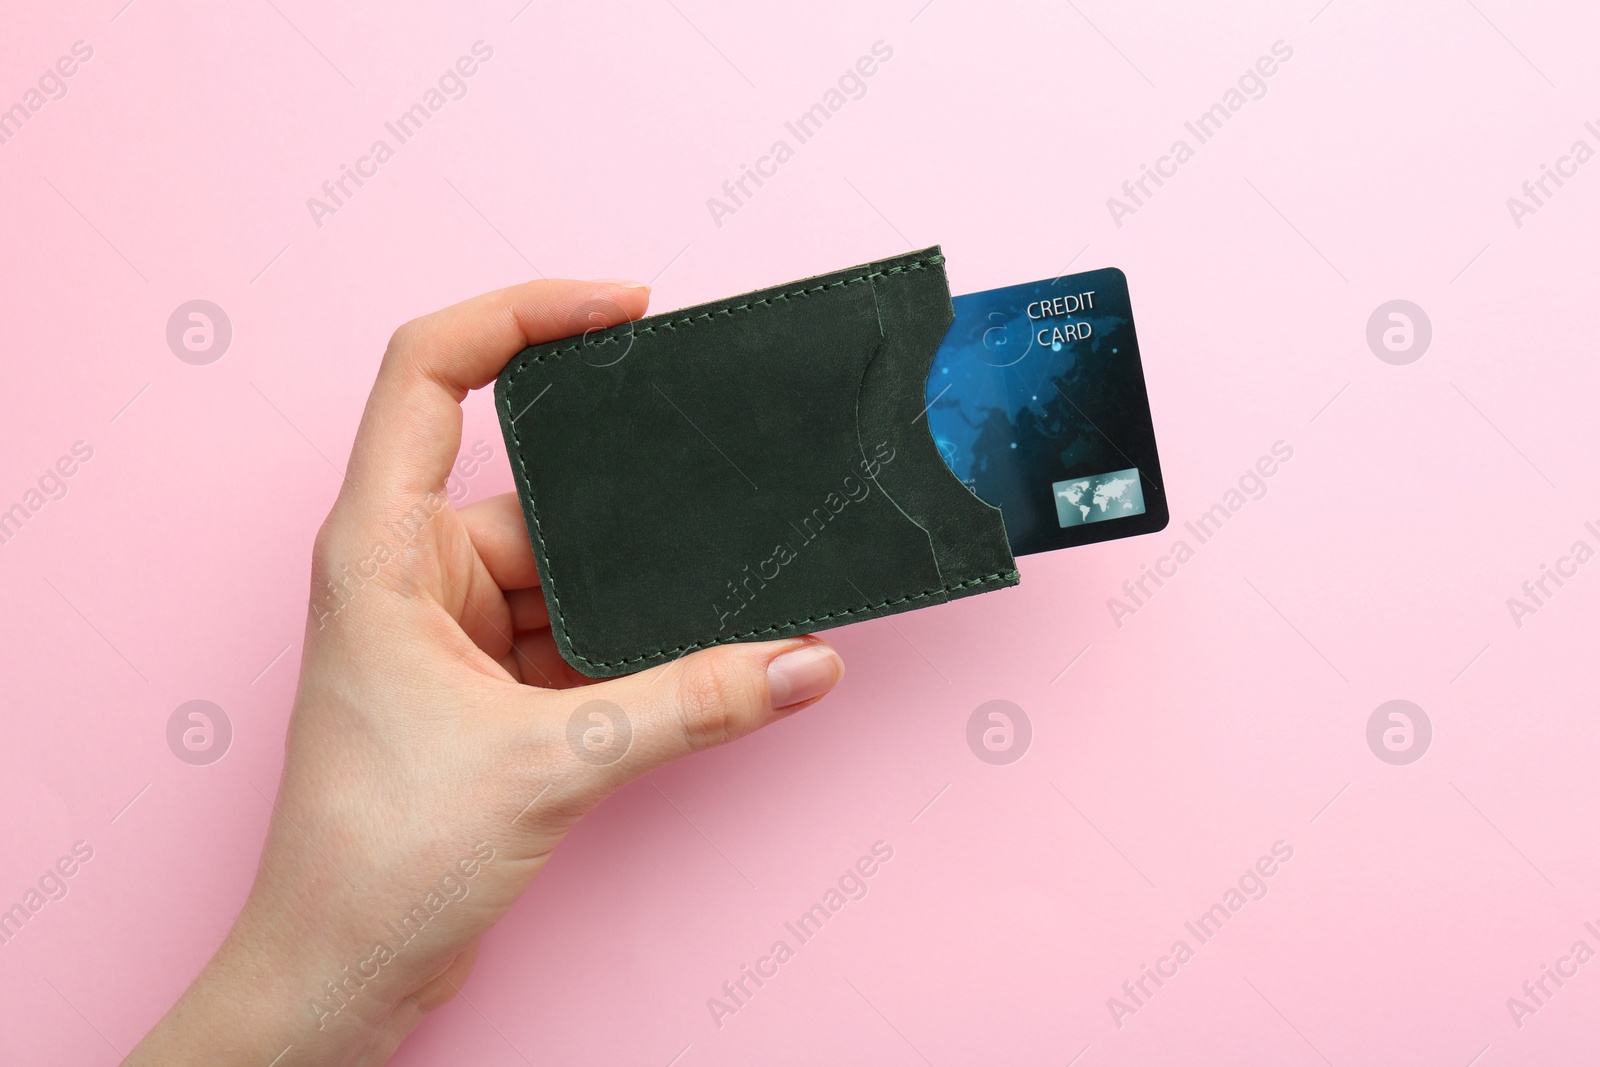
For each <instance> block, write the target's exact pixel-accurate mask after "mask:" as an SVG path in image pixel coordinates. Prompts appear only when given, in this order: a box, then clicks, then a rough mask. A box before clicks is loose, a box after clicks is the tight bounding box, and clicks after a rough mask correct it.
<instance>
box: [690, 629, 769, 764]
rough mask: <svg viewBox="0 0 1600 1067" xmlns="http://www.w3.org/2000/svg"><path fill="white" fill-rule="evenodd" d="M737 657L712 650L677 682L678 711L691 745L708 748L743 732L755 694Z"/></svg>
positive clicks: (749, 717)
mask: <svg viewBox="0 0 1600 1067" xmlns="http://www.w3.org/2000/svg"><path fill="white" fill-rule="evenodd" d="M756 690H757V686H756V685H755V684H754V680H753V679H752V678H751V677H750V674H749V672H748V671H747V670H746V669H745V668H744V665H743V664H742V662H741V657H739V656H738V655H737V654H735V653H732V652H724V651H720V650H712V651H710V652H705V653H701V655H700V657H699V661H698V662H697V663H695V664H694V666H693V667H692V668H691V669H689V670H686V671H684V673H683V676H682V678H681V679H680V680H679V682H678V702H677V704H678V715H679V718H680V721H681V724H682V727H683V736H684V740H685V741H686V742H687V743H688V745H689V747H690V748H691V749H696V750H698V749H702V748H711V747H713V746H715V745H720V744H723V743H724V742H727V741H731V740H733V739H734V738H736V737H738V736H740V735H741V734H743V733H745V732H746V731H747V729H748V724H749V722H750V720H751V718H752V717H753V712H752V710H751V709H752V708H753V707H754V705H755V702H756V699H757V697H758V696H759V694H758V693H757V691H756Z"/></svg>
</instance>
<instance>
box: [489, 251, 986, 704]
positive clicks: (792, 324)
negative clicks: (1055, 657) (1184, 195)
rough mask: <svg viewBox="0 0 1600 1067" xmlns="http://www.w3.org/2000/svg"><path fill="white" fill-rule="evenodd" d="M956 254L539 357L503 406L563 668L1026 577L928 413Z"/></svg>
mask: <svg viewBox="0 0 1600 1067" xmlns="http://www.w3.org/2000/svg"><path fill="white" fill-rule="evenodd" d="M951 317H952V313H951V307H950V291H949V287H948V284H947V283H946V281H945V273H944V257H943V256H942V255H941V254H940V252H939V249H938V248H936V247H935V248H931V249H927V250H925V251H922V252H916V253H912V254H910V255H906V256H900V257H897V258H894V259H887V260H883V261H880V262H877V263H868V264H865V265H863V266H860V267H855V268H852V269H850V270H845V271H839V272H837V273H834V274H827V275H822V276H820V277H816V278H810V279H807V280H805V281H802V282H795V283H792V284H790V285H781V286H776V287H774V288H771V289H764V290H760V291H758V292H753V293H747V294H745V295H743V296H738V297H734V298H732V299H729V300H722V301H718V302H716V303H712V304H704V305H701V306H699V307H692V308H686V309H684V310H681V311H674V312H671V313H669V314H665V315H655V316H651V317H649V318H644V319H640V320H638V321H636V322H632V323H627V324H625V325H621V326H615V327H611V328H609V329H605V330H598V331H594V332H591V333H588V334H586V335H584V336H582V337H573V338H568V339H566V340H562V341H553V342H549V343H546V344H540V345H535V346H533V347H531V348H528V349H525V350H524V351H522V352H521V353H519V354H518V355H517V356H516V357H515V358H513V359H512V360H511V362H510V363H509V364H508V365H507V366H506V369H505V370H504V371H503V372H502V373H501V375H500V379H499V381H498V383H497V384H496V386H495V402H496V406H497V409H498V411H499V414H500V425H501V429H502V431H503V432H504V434H505V439H506V449H507V451H508V453H509V454H510V457H511V467H512V471H513V474H514V475H515V478H516V484H517V492H518V495H519V496H520V497H521V500H522V508H523V514H524V517H525V518H526V519H527V523H528V533H529V536H530V537H531V539H532V541H533V549H534V554H535V558H536V559H537V561H538V564H539V574H540V579H541V583H542V586H543V589H544V596H545V601H546V603H547V604H548V606H549V608H550V626H551V630H552V632H553V633H554V636H555V641H556V645H557V647H558V648H559V649H560V651H561V654H562V656H563V657H564V658H565V659H566V660H567V662H568V663H570V664H571V665H572V666H573V667H575V668H576V669H577V670H578V671H580V672H582V673H583V674H585V675H588V676H590V677H610V676H613V675H618V674H626V673H629V672H632V671H637V670H641V669H643V668H645V667H650V666H653V665H655V664H658V663H664V662H667V661H669V660H672V659H675V658H677V657H678V656H681V655H684V654H685V653H688V652H692V651H694V650H696V649H699V648H704V647H707V646H709V645H715V644H720V643H722V642H725V641H753V640H768V639H772V638H778V637H787V636H792V635H795V634H803V633H809V632H811V631H814V630H821V629H826V628H828V627H831V626H839V625H843V624H845V623H849V622H856V621H859V620H863V619H871V618H876V617H878V616H881V615H889V614H892V613H894V612H899V611H907V610H910V609H912V608H917V607H922V606H924V605H928V604H937V603H942V602H944V601H948V600H953V599H955V598H957V597H962V596H969V595H971V594H973V593H982V592H987V591H989V590H991V589H998V588H1000V587H1002V586H1008V585H1014V584H1016V581H1017V569H1016V563H1015V561H1014V560H1013V559H1012V557H1011V550H1010V547H1009V546H1008V545H1007V543H1006V534H1005V528H1004V526H1003V525H1002V523H1001V519H1000V512H999V509H997V508H994V507H992V506H990V505H988V504H986V503H984V502H983V501H981V500H979V499H978V498H977V497H976V496H974V495H973V494H972V493H971V492H970V491H969V490H968V489H967V488H966V486H964V485H962V484H961V482H960V481H959V480H957V478H956V477H955V475H953V474H952V473H950V470H949V468H947V467H946V466H945V464H944V461H943V460H942V459H941V458H940V456H939V453H938V450H937V449H936V447H935V446H934V442H933V438H932V436H931V435H930V434H929V432H928V426H927V420H926V418H925V417H924V408H925V404H926V399H925V396H924V393H925V388H926V382H927V376H928V371H929V367H930V365H931V363H932V360H933V355H934V352H935V350H936V349H937V348H938V345H939V342H940V340H941V339H942V338H943V337H944V334H945V331H946V329H947V328H948V326H949V324H950V321H951Z"/></svg>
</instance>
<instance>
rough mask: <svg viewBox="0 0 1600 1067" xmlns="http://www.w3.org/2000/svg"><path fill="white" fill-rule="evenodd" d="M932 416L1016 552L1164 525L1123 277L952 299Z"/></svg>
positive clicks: (945, 451) (951, 459) (941, 440)
mask: <svg viewBox="0 0 1600 1067" xmlns="http://www.w3.org/2000/svg"><path fill="white" fill-rule="evenodd" d="M952 303H953V304H954V305H955V321H954V322H952V323H951V325H950V329H949V332H947V333H946V334H945V338H944V341H943V342H942V343H941V344H940V345H939V351H938V353H937V354H936V355H935V356H934V359H933V369H932V371H931V373H930V374H929V375H928V393H927V395H928V429H929V430H930V431H931V432H932V434H933V439H934V442H935V443H936V444H937V445H938V447H939V452H940V454H941V455H943V456H944V461H945V463H946V464H948V465H949V467H950V469H951V470H952V471H954V472H955V474H956V476H957V477H959V478H960V479H961V480H962V481H963V482H965V483H966V485H967V488H969V489H971V490H972V491H973V492H974V493H976V494H977V495H978V497H979V498H980V499H982V500H985V501H987V502H988V503H990V504H993V505H995V506H996V507H998V508H999V509H1000V512H1001V515H1002V517H1003V518H1004V519H1005V525H1006V535H1007V536H1008V537H1009V538H1010V541H1011V551H1012V553H1013V554H1015V555H1018V556H1023V555H1027V554H1029V553H1032V552H1051V551H1054V550H1055V549H1058V548H1070V547H1071V546H1073V545H1084V544H1090V543H1092V542H1095V541H1109V540H1112V539H1114V538H1118V537H1132V536H1134V535H1135V534H1144V533H1154V532H1156V531H1157V530H1160V529H1162V528H1164V527H1165V526H1166V525H1167V494H1166V491H1165V490H1164V489H1163V488H1162V485H1161V460H1160V458H1159V457H1158V456H1157V454H1156V435H1155V427H1154V426H1153V425H1152V423H1151V419H1150V397H1149V394H1148V393H1147V392H1146V390H1145V383H1144V368H1143V366H1142V365H1141V364H1140V362H1139V342H1138V339H1137V338H1136V337H1135V335H1134V330H1133V308H1132V305H1131V304H1130V302H1129V299H1128V279H1127V278H1126V277H1125V276H1124V275H1123V273H1122V272H1121V271H1120V270H1116V269H1115V268H1107V269H1104V270H1091V271H1085V272H1083V273H1081V274H1068V275H1063V276H1062V277H1060V278H1055V279H1051V280H1047V281H1040V282H1028V283H1024V284H1022V285H1012V286H1007V287H1006V288H1004V289H990V290H987V291H985V292H981V293H968V294H967V295H965V296H958V297H956V298H954V300H953V301H952Z"/></svg>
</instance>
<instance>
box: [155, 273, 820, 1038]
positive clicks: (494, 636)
mask: <svg viewBox="0 0 1600 1067" xmlns="http://www.w3.org/2000/svg"><path fill="white" fill-rule="evenodd" d="M648 300H649V290H648V289H647V288H645V287H644V286H639V285H631V284H626V283H620V284H612V283H589V282H573V281H542V282H532V283H530V284H527V285H520V286H516V287H513V288H510V289H505V290H502V291H500V292H497V293H490V294H488V295H486V296H481V297H478V298H476V299H474V300H469V301H467V302H465V303H463V304H458V305H456V306H455V307H453V308H449V309H447V310H445V311H441V312H438V313H436V314H434V315H430V316H428V317H426V318H423V319H419V320H417V321H415V322H412V323H408V324H407V325H405V326H403V327H401V328H400V330H399V331H397V332H396V333H395V335H394V338H393V340H391V341H390V343H389V348H388V351H387V352H386V353H385V354H384V358H383V363H382V366H381V367H380V368H379V370H378V377H377V381H376V383H375V384H374V386H373V389H372V395H371V398H370V399H369V400H368V402H367V409H366V413H365V414H364V416H363V417H362V420H361V428H360V430H359V432H358V433H357V436H356V441H355V446H354V448H353V450H352V454H351V457H350V465H349V471H348V474H347V477H346V480H345V484H344V487H343V489H342V491H341V492H340V494H339V499H338V501H337V502H336V503H335V504H334V507H333V511H332V513H331V514H329V516H328V518H327V521H326V522H325V523H323V526H322V529H321V530H320V531H319V532H318V534H317V538H316V545H315V547H314V549H313V554H312V559H313V566H312V592H311V611H310V618H309V621H308V624H307V629H306V641H305V654H304V657H303V660H302V663H301V668H300V684H299V691H298V694H297V696H296V698H295V706H294V714H293V717H292V720H291V722H290V726H289V736H288V744H287V754H286V760H285V763H284V769H283V779H282V782H281V783H280V785H279V789H278V796H277V801H276V803H275V805H274V809H275V810H274V815H273V819H272V824H271V828H270V829H269V831H268V834H267V841H266V846H265V848H264V850H263V853H262V857H261V866H260V869H259V871H258V873H257V875H256V881H255V885H254V887H253V888H252V889H251V892H250V896H249V899H248V901H247V902H246V904H245V906H244V909H243V911H242V913H241V914H240V916H239V919H238V921H237V923H236V924H235V926H234V928H233V930H232V931H231V932H230V934H229V935H228V937H227V939H226V940H225V941H224V943H223V945H222V947H221V948H220V949H219V950H218V952H217V954H216V956H215V957H214V958H213V959H212V960H211V962H210V963H209V964H208V965H207V966H206V968H205V970H204V971H203V972H202V974H201V975H200V977H199V978H198V979H196V981H195V983H194V985H193V986H191V987H190V989H189V990H188V992H187V993H185V994H184V996H183V998H182V999H181V1000H180V1001H179V1002H178V1004H177V1005H176V1006H175V1007H174V1008H173V1009H172V1011H171V1012H170V1013H168V1015H167V1016H166V1017H165V1018H164V1019H163V1020H162V1021H161V1022H160V1023H159V1024H158V1025H157V1026H156V1028H155V1029H154V1030H153V1031H152V1032H151V1033H150V1035H149V1036H148V1037H146V1038H145V1040H144V1041H143V1042H142V1043H141V1044H140V1046H139V1047H138V1048H137V1049H136V1050H135V1051H134V1053H133V1055H132V1056H131V1057H129V1060H128V1062H129V1063H133V1064H141V1065H142V1064H151V1065H157V1064H159V1065H162V1067H169V1065H178V1064H190V1063H193V1064H202V1063H203V1064H207V1065H218V1064H234V1063H238V1064H248V1065H250V1067H266V1065H268V1064H272V1065H274V1067H294V1065H298V1064H349V1063H359V1064H375V1063H381V1062H383V1061H384V1060H386V1059H387V1058H388V1057H389V1055H390V1054H391V1053H392V1052H393V1051H394V1049H395V1048H396V1046H397V1045H398V1044H399V1043H400V1041H401V1040H402V1039H403V1038H404V1037H405V1035H406V1034H407V1033H409V1032H410V1031H411V1029H412V1028H413V1027H415V1026H416V1025H417V1023H418V1022H419V1021H420V1020H421V1019H422V1017H423V1015H424V1014H426V1013H427V1012H428V1011H429V1010H430V1009H432V1008H435V1007H437V1006H438V1005H440V1004H442V1003H444V1002H445V1001H446V1000H448V999H450V997H451V996H453V995H454V993H455V992H456V990H457V989H458V988H459V986H460V985H461V983H462V982H463V981H465V979H466V977H467V975H468V974H469V973H470V971H471V970H472V963H473V958H474V955H475V952H476V948H477V943H478V939H479V938H481V937H482V936H483V935H484V933H485V932H486V931H488V929H489V928H490V927H491V926H493V925H494V923H495V921H496V920H498V919H499V918H500V916H502V915H504V914H505V913H506V911H507V909H509V908H510V907H511V905H512V904H513V903H515V902H516V900H517V898H518V897H519V896H521V894H522V892H523V890H525V889H526V888H527V887H528V883H529V882H530V881H532V879H533V877H534V875H536V874H537V873H538V872H539V869H540V867H541V866H543V864H544V862H545V860H546V859H547V858H548V857H549V855H550V853H551V850H552V849H554V848H555V846H556V844H557V843H558V842H560V840H561V838H562V837H563V835H565V834H566V832H567V831H568V830H569V829H570V828H571V827H572V825H573V823H574V822H575V821H576V820H577V819H578V818H579V817H580V816H582V815H583V814H584V813H585V812H587V811H589V810H590V809H591V808H593V807H594V806H595V805H596V804H598V803H599V802H600V801H601V799H603V798H604V797H605V796H606V795H607V794H609V793H610V792H612V791H613V790H615V789H616V788H618V787H619V786H621V785H622V784H623V783H625V782H628V781H630V780H631V779H633V778H635V777H637V776H639V775H641V774H643V773H644V772H646V771H648V770H650V769H651V768H653V767H656V766H659V765H661V764H663V763H665V762H667V761H669V760H672V759H676V758H678V757H679V756H684V755H687V754H689V753H691V752H694V751H697V750H699V749H702V748H706V747H709V746H711V745H719V744H722V743H723V742H726V741H731V740H733V739H734V738H737V737H741V736H743V735H744V734H747V733H749V732H750V731H752V730H755V729H758V728H760V727H762V726H765V725H766V724H767V723H769V722H772V721H774V720H775V719H778V718H780V717H782V716H784V715H786V714H788V713H789V712H792V711H795V710H798V709H799V708H802V707H805V706H806V705H808V704H810V703H811V702H813V701H814V700H816V699H817V698H819V697H821V696H822V695H823V694H825V693H827V692H828V690H830V689H831V688H833V686H834V684H835V683H836V682H837V681H838V680H839V677H840V675H841V673H842V671H843V665H842V664H841V663H840V661H839V658H838V656H837V655H835V654H834V652H833V650H832V649H830V648H829V647H828V646H827V645H826V644H824V643H822V642H821V641H819V640H817V639H815V638H798V639H793V640H787V641H774V642H768V643H763V644H741V645H725V646H722V647H719V648H712V649H707V650H705V651H702V652H698V653H695V654H694V655H691V656H687V657H685V658H683V659H681V660H678V661H676V662H674V663H671V664H668V665H666V666H663V667H658V668H655V669H653V670H649V671H645V672H643V673H641V674H636V675H633V676H631V677H627V678H618V679H614V680H611V681H607V682H600V683H590V682H589V680H588V679H586V678H584V677H582V676H581V675H579V674H577V673H575V672H574V671H573V670H572V669H571V668H570V667H568V666H567V665H566V663H565V662H563V661H562V659H561V658H560V656H559V655H558V654H557V652H556V649H555V645H554V642H553V640H552V638H551V634H550V629H549V616H548V614H547V613H546V610H545V603H544V597H543V595H542V593H541V592H540V590H539V588H538V582H539V576H538V574H537V573H536V570H535V565H534V559H533V553H532V550H531V548H530V547H529V543H528V535H527V531H526V529H525V528H524V524H523V519H522V512H521V510H520V508H519V506H518V504H517V500H516V497H515V496H514V495H510V494H508V495H506V496H501V497H495V498H492V499H488V500H483V501H480V502H478V503H476V504H473V505H471V506H469V507H465V508H463V509H461V510H460V511H457V510H455V509H454V508H452V507H451V506H450V505H449V502H448V499H447V497H446V496H445V480H446V479H447V478H448V477H449V475H450V472H451V467H452V464H453V463H454V462H455V460H456V455H457V452H458V450H459V448H460V445H461V408H460V402H461V400H462V398H463V397H465V396H466V394H467V393H468V392H469V391H470V390H472V389H477V388H481V387H483V386H485V385H488V384H490V383H491V382H492V381H493V380H494V378H495V376H496V375H497V374H498V373H499V372H500V369H501V368H502V367H503V366H504V365H505V364H506V362H507V361H508V360H509V359H510V358H511V357H512V356H513V355H515V354H516V353H517V352H518V351H520V350H521V349H522V348H523V347H525V346H526V345H529V344H533V343H536V342H540V341H547V340H552V339H555V338H559V337H564V336H569V335H571V334H574V333H579V332H582V331H583V330H585V329H590V328H595V327H603V326H609V325H613V324H615V323H618V322H624V321H627V320H629V319H632V318H637V317H638V316H640V315H642V314H643V313H644V310H645V306H646V304H647V303H648ZM275 1057H281V1058H278V1059H275Z"/></svg>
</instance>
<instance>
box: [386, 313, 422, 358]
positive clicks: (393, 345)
mask: <svg viewBox="0 0 1600 1067" xmlns="http://www.w3.org/2000/svg"><path fill="white" fill-rule="evenodd" d="M421 332H422V320H421V319H411V320H410V321H408V322H402V323H401V324H400V325H399V326H398V327H396V328H395V331H394V333H392V334H390V335H389V347H388V348H387V349H386V350H385V355H387V356H389V357H390V358H397V357H399V356H400V355H402V354H403V353H405V352H407V351H409V350H410V349H411V348H412V347H413V346H414V345H415V344H416V341H417V336H418V335H419V334H420V333H421Z"/></svg>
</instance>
